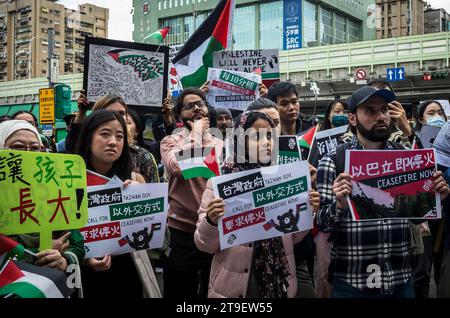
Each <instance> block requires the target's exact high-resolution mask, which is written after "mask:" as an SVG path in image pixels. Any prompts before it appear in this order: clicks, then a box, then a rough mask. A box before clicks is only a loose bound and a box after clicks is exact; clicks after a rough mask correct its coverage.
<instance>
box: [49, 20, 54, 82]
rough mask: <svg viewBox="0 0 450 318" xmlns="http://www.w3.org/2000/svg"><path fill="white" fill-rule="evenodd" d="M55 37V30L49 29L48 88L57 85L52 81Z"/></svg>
mask: <svg viewBox="0 0 450 318" xmlns="http://www.w3.org/2000/svg"><path fill="white" fill-rule="evenodd" d="M54 37H55V29H53V28H48V50H47V53H48V55H47V64H48V74H47V75H48V77H47V78H48V87H54V86H55V83H53V81H52V70H53V67H52V59H53V48H54V45H55V43H54Z"/></svg>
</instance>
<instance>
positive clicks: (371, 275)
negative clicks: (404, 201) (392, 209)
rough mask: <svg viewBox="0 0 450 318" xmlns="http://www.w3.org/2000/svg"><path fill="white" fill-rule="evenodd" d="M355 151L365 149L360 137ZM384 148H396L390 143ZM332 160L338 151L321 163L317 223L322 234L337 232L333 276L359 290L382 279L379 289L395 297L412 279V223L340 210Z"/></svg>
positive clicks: (335, 234)
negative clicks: (354, 215)
mask: <svg viewBox="0 0 450 318" xmlns="http://www.w3.org/2000/svg"><path fill="white" fill-rule="evenodd" d="M351 149H363V147H362V146H361V144H360V143H359V142H358V140H357V138H356V137H353V138H352V141H351ZM383 149H385V150H393V149H394V148H393V147H392V145H391V144H389V143H386V144H385V146H384V148H383ZM332 158H336V152H335V151H334V152H332V153H330V154H329V155H327V156H325V157H324V158H323V159H322V160H321V161H320V163H319V167H318V171H317V189H318V191H319V193H320V197H321V200H320V201H321V202H320V206H321V208H320V210H319V211H318V212H317V215H316V218H317V219H316V221H317V225H318V227H319V229H320V230H321V231H323V232H334V241H333V247H332V251H331V259H332V264H333V263H334V264H333V273H334V274H333V277H334V278H339V279H341V280H343V281H345V282H346V283H347V284H350V285H351V286H353V287H355V288H358V289H359V290H368V289H372V288H374V285H373V284H375V282H376V279H378V281H379V282H380V283H381V286H379V285H378V286H376V285H375V286H376V287H375V288H380V293H382V294H392V293H393V290H394V287H395V286H398V285H402V284H405V283H406V282H407V281H408V280H409V279H410V278H411V277H412V270H411V265H410V244H411V243H410V232H409V221H408V220H406V219H380V220H375V221H353V220H352V216H351V213H350V210H349V209H346V210H340V209H337V208H336V197H335V195H334V193H333V182H334V180H335V179H336V177H337V176H336V165H335V162H334V161H333V159H332ZM377 274H379V275H380V276H378V278H377V277H376V275H377Z"/></svg>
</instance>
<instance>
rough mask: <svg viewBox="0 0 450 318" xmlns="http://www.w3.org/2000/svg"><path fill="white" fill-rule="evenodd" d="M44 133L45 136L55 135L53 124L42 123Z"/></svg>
mask: <svg viewBox="0 0 450 318" xmlns="http://www.w3.org/2000/svg"><path fill="white" fill-rule="evenodd" d="M41 130H42V134H43V135H44V136H45V137H52V136H53V125H52V124H49V125H42V129H41Z"/></svg>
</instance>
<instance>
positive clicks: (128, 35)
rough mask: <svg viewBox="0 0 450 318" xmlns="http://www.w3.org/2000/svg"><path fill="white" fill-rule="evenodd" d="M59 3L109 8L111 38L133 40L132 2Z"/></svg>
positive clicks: (447, 4)
mask: <svg viewBox="0 0 450 318" xmlns="http://www.w3.org/2000/svg"><path fill="white" fill-rule="evenodd" d="M59 2H60V3H61V4H63V5H65V6H66V7H69V8H71V9H77V8H78V5H79V4H83V3H92V4H95V5H98V6H100V7H106V8H108V9H109V38H110V39H114V40H124V41H131V40H132V32H133V19H132V18H133V15H132V4H133V1H132V0H81V1H80V0H60V1H59ZM149 2H150V1H149ZM427 2H428V3H430V4H431V5H432V6H433V7H434V8H444V9H446V10H447V12H449V13H450V1H449V0H428V1H427ZM153 3H154V1H153Z"/></svg>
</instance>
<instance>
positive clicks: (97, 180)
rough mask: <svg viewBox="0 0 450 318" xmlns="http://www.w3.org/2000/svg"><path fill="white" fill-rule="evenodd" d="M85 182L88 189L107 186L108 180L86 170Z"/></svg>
mask: <svg viewBox="0 0 450 318" xmlns="http://www.w3.org/2000/svg"><path fill="white" fill-rule="evenodd" d="M86 180H87V185H88V187H89V186H97V185H104V184H107V183H108V182H109V180H110V179H109V178H108V177H105V176H102V175H101V174H98V173H95V172H93V171H91V170H87V169H86Z"/></svg>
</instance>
